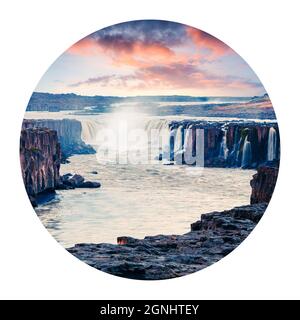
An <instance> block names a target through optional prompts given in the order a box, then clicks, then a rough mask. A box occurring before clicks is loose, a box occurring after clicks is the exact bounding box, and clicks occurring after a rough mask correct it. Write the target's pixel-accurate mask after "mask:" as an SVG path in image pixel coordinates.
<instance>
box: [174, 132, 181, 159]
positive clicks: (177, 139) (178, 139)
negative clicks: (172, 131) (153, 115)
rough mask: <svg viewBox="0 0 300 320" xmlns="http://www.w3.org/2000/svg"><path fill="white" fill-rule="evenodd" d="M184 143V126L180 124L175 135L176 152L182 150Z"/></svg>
mask: <svg viewBox="0 0 300 320" xmlns="http://www.w3.org/2000/svg"><path fill="white" fill-rule="evenodd" d="M182 145H183V144H182V126H179V127H178V128H177V130H176V135H175V141H174V154H176V153H178V152H181V151H182Z"/></svg>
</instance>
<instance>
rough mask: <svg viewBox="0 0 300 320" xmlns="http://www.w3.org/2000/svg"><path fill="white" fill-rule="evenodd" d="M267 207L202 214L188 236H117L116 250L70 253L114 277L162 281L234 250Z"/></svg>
mask: <svg viewBox="0 0 300 320" xmlns="http://www.w3.org/2000/svg"><path fill="white" fill-rule="evenodd" d="M266 207H267V204H266V203H261V204H255V205H252V206H243V207H237V208H234V209H232V210H228V211H223V212H212V213H208V214H205V215H202V217H201V220H200V221H197V222H195V223H193V224H192V225H191V231H190V232H188V233H186V234H184V235H157V236H148V237H145V238H144V239H142V240H140V239H135V238H131V237H119V238H118V245H114V244H107V243H100V244H89V243H82V244H76V245H75V246H74V247H72V248H69V249H68V251H69V252H70V253H72V254H73V255H74V256H75V257H77V258H79V259H80V260H82V261H84V262H86V263H87V264H89V265H90V266H92V267H94V268H96V269H99V270H102V271H105V272H107V273H111V274H113V275H116V276H120V277H126V278H132V279H142V280H161V279H169V278H175V277H180V276H183V275H186V274H189V273H192V272H195V271H198V270H201V269H203V268H205V267H207V266H209V265H211V264H213V263H215V262H217V261H219V260H220V259H222V258H223V257H225V256H226V255H227V254H229V253H230V252H231V251H233V250H234V249H235V248H236V247H237V246H238V245H239V244H240V243H241V242H242V241H243V240H244V239H245V238H246V237H247V236H248V235H249V233H250V232H251V231H252V230H253V228H254V227H255V226H256V224H257V222H258V221H259V220H260V218H261V217H262V215H263V213H264V211H265V209H266Z"/></svg>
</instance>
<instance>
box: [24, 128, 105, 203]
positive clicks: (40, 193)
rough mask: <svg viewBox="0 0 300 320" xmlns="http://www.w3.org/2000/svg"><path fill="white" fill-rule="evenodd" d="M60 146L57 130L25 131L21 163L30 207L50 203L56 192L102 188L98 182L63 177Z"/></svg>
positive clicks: (68, 176) (36, 129)
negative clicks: (40, 203)
mask: <svg viewBox="0 0 300 320" xmlns="http://www.w3.org/2000/svg"><path fill="white" fill-rule="evenodd" d="M61 157H62V156H61V146H60V143H59V141H58V135H57V132H56V131H55V130H51V129H49V128H39V127H33V128H26V129H22V131H21V137H20V162H21V171H22V176H23V181H24V184H25V188H26V191H27V194H28V196H29V199H30V201H31V204H32V205H33V206H34V207H35V206H37V205H38V203H39V202H40V201H43V202H44V201H47V200H49V197H53V196H54V195H55V190H67V189H75V188H99V187H100V186H101V184H100V183H99V182H95V181H85V179H84V177H82V176H81V175H78V174H74V175H72V174H67V175H64V176H60V173H59V170H60V164H61Z"/></svg>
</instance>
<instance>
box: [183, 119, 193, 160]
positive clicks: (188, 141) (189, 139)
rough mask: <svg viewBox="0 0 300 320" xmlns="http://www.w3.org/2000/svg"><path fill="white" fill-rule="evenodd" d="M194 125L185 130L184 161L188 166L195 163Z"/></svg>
mask: <svg viewBox="0 0 300 320" xmlns="http://www.w3.org/2000/svg"><path fill="white" fill-rule="evenodd" d="M192 127H193V125H190V126H189V127H188V128H187V129H186V130H185V137H184V144H183V151H184V161H185V162H186V163H187V164H192V163H193V162H194V159H193V129H192Z"/></svg>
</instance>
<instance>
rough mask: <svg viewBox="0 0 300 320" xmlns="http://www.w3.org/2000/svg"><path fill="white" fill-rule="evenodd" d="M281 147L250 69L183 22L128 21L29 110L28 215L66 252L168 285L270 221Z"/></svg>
mask: <svg viewBox="0 0 300 320" xmlns="http://www.w3.org/2000/svg"><path fill="white" fill-rule="evenodd" d="M279 159H280V141H279V131H278V125H277V121H276V116H275V112H274V109H273V107H272V103H271V101H270V99H269V96H268V94H267V93H266V91H265V89H264V87H263V85H262V83H261V82H260V81H259V79H258V77H257V76H256V74H255V73H254V72H253V71H252V69H251V68H250V67H249V66H248V64H247V63H246V62H245V61H244V60H243V59H242V58H241V57H240V56H239V55H238V54H237V53H236V52H235V51H233V50H232V49H231V48H230V47H229V46H227V45H226V44H225V43H223V42H222V41H220V40H218V39H217V38H215V37H213V36H212V35H210V34H208V33H206V32H204V31H201V30H198V29H195V28H193V27H191V26H187V25H184V24H180V23H175V22H169V21H160V20H139V21H129V22H125V23H121V24H117V25H113V26H110V27H107V28H105V29H101V30H99V31H96V32H94V33H92V34H90V35H88V36H87V37H85V38H83V39H82V40H80V41H78V42H77V43H75V44H74V45H73V46H71V47H70V48H69V49H68V50H66V51H65V52H64V53H63V54H62V55H61V56H60V57H59V58H58V59H57V60H56V61H55V62H54V63H53V64H52V65H51V67H50V68H49V69H48V71H47V72H46V73H45V74H44V76H43V77H42V78H41V80H40V82H39V83H38V85H37V87H36V89H35V91H34V92H33V93H32V96H31V98H30V101H29V103H28V106H27V109H26V112H25V117H24V121H23V124H22V130H21V138H20V162H21V169H22V175H23V180H24V184H25V188H26V191H27V194H28V197H29V199H30V202H31V204H32V206H33V207H34V210H35V212H36V214H37V215H38V217H39V218H40V220H41V222H42V224H43V225H44V226H45V228H46V229H47V230H48V231H49V233H50V234H51V235H52V236H53V237H54V238H55V239H56V240H57V241H58V242H59V243H60V244H61V245H62V246H63V247H64V248H66V250H67V251H68V252H70V253H71V254H73V255H74V256H75V257H77V258H78V259H80V260H82V261H84V262H85V263H86V264H88V265H90V266H92V267H94V268H96V269H98V270H101V271H104V272H107V273H109V274H112V275H115V276H120V277H125V278H130V279H140V280H161V279H170V278H175V277H180V276H183V275H188V274H190V273H193V272H196V271H199V270H201V269H203V268H206V267H207V266H210V265H212V264H213V263H215V262H217V261H219V260H220V259H222V258H223V257H225V256H226V255H228V254H229V253H231V252H232V251H233V250H234V249H235V248H236V247H237V246H238V245H239V244H240V243H241V242H242V241H243V240H244V239H245V238H246V237H247V236H248V235H249V234H250V232H251V231H252V230H253V229H254V228H255V226H256V225H257V223H258V222H259V221H260V219H261V218H262V216H263V214H264V212H265V210H266V208H267V206H268V203H269V201H270V199H271V197H272V193H273V190H274V187H275V184H276V179H277V175H278V169H279Z"/></svg>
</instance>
